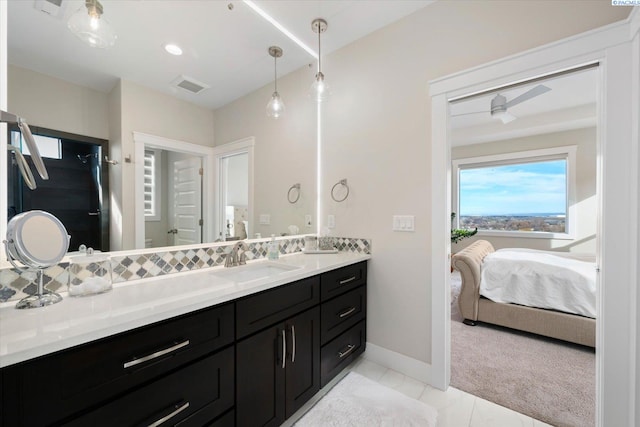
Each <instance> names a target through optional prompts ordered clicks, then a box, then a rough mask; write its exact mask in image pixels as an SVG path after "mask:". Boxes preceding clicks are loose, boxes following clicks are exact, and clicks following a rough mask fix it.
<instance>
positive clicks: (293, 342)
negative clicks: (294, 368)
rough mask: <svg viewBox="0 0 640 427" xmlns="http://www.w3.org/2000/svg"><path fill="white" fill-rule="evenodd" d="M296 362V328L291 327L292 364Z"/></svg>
mask: <svg viewBox="0 0 640 427" xmlns="http://www.w3.org/2000/svg"><path fill="white" fill-rule="evenodd" d="M295 361H296V327H295V326H294V325H291V363H294V362H295Z"/></svg>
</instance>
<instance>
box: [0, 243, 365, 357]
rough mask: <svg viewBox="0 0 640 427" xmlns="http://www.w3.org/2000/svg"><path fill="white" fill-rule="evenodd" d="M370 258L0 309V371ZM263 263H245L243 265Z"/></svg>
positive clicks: (161, 280) (136, 286) (123, 287)
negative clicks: (266, 275)
mask: <svg viewBox="0 0 640 427" xmlns="http://www.w3.org/2000/svg"><path fill="white" fill-rule="evenodd" d="M369 258H371V256H370V255H363V254H358V253H351V252H340V253H337V254H321V255H311V254H293V255H284V256H281V257H280V258H279V259H278V260H277V261H276V262H277V263H280V264H288V265H291V266H296V267H300V268H298V269H295V270H291V271H285V272H282V273H280V274H278V275H276V276H274V277H272V278H267V279H260V280H254V281H251V282H246V283H242V284H236V283H234V282H231V281H229V280H227V279H224V278H221V277H217V276H216V275H215V272H220V271H226V270H230V269H229V268H227V269H225V268H224V267H213V268H203V269H200V270H195V271H189V272H185V273H175V274H169V275H166V276H160V277H157V278H150V279H141V280H135V281H131V282H127V283H119V284H114V285H113V290H112V291H111V292H107V293H104V294H98V295H92V296H85V297H69V296H68V295H67V294H66V292H65V293H61V295H62V296H63V297H64V299H63V301H62V302H60V303H58V304H54V305H50V306H47V307H42V308H35V309H25V310H18V309H16V308H15V304H16V301H12V302H7V303H3V304H2V305H0V368H2V367H5V366H9V365H13V364H16V363H19V362H23V361H26V360H29V359H33V358H35V357H39V356H43V355H46V354H49V353H53V352H56V351H59V350H64V349H66V348H70V347H73V346H76V345H80V344H84V343H87V342H90V341H94V340H97V339H100V338H105V337H108V336H110V335H114V334H118V333H120V332H125V331H128V330H131V329H134V328H138V327H141V326H145V325H148V324H151V323H154V322H159V321H161V320H165V319H169V318H171V317H175V316H179V315H182V314H186V313H189V312H192V311H195V310H199V309H202V308H206V307H211V306H214V305H217V304H221V303H224V302H227V301H232V300H234V299H237V298H240V297H243V296H246V295H250V294H253V293H256V292H260V291H263V290H266V289H270V288H274V287H276V286H280V285H283V284H286V283H291V282H293V281H296V280H300V279H304V278H306V277H311V276H315V275H316V274H320V273H323V272H326V271H330V270H334V269H336V268H339V267H343V266H346V265H350V264H354V263H357V262H360V261H364V260H367V259H369ZM263 262H267V261H266V260H258V261H249V262H248V263H247V265H250V264H254V263H263ZM234 268H242V267H234Z"/></svg>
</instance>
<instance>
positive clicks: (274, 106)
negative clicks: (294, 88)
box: [267, 46, 284, 119]
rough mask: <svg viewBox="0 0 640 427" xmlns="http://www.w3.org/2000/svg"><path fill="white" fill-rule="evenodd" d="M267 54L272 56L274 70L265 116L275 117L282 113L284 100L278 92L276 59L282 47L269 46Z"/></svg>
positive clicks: (280, 53) (280, 54) (279, 55)
mask: <svg viewBox="0 0 640 427" xmlns="http://www.w3.org/2000/svg"><path fill="white" fill-rule="evenodd" d="M269 55H270V56H272V57H273V72H274V76H275V77H274V86H275V87H274V91H273V95H271V99H270V100H269V103H268V104H267V116H268V117H272V118H274V119H277V118H278V117H280V116H282V115H283V114H284V102H282V98H281V97H280V94H279V93H278V70H277V60H278V58H280V57H281V56H282V49H280V48H279V47H278V46H271V47H270V48H269Z"/></svg>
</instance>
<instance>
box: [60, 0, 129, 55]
mask: <svg viewBox="0 0 640 427" xmlns="http://www.w3.org/2000/svg"><path fill="white" fill-rule="evenodd" d="M103 13H104V10H103V8H102V4H101V3H100V2H99V1H98V0H85V3H84V6H82V7H80V9H78V11H77V12H76V13H74V14H73V15H71V17H70V18H69V21H68V22H67V27H69V30H71V32H72V33H73V34H75V35H76V36H78V38H80V39H81V40H82V41H84V42H85V43H86V44H88V45H89V46H91V47H97V48H101V49H106V48H110V47H112V46H113V45H114V44H115V43H116V38H117V36H116V34H115V32H114V31H113V28H112V27H111V24H109V21H108V20H107V19H106V18H105V17H104V16H103Z"/></svg>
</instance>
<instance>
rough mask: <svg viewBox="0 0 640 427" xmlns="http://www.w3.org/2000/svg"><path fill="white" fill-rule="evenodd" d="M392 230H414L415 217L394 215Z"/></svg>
mask: <svg viewBox="0 0 640 427" xmlns="http://www.w3.org/2000/svg"><path fill="white" fill-rule="evenodd" d="M392 230H393V231H415V217H414V216H413V215H394V216H393V226H392Z"/></svg>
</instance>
